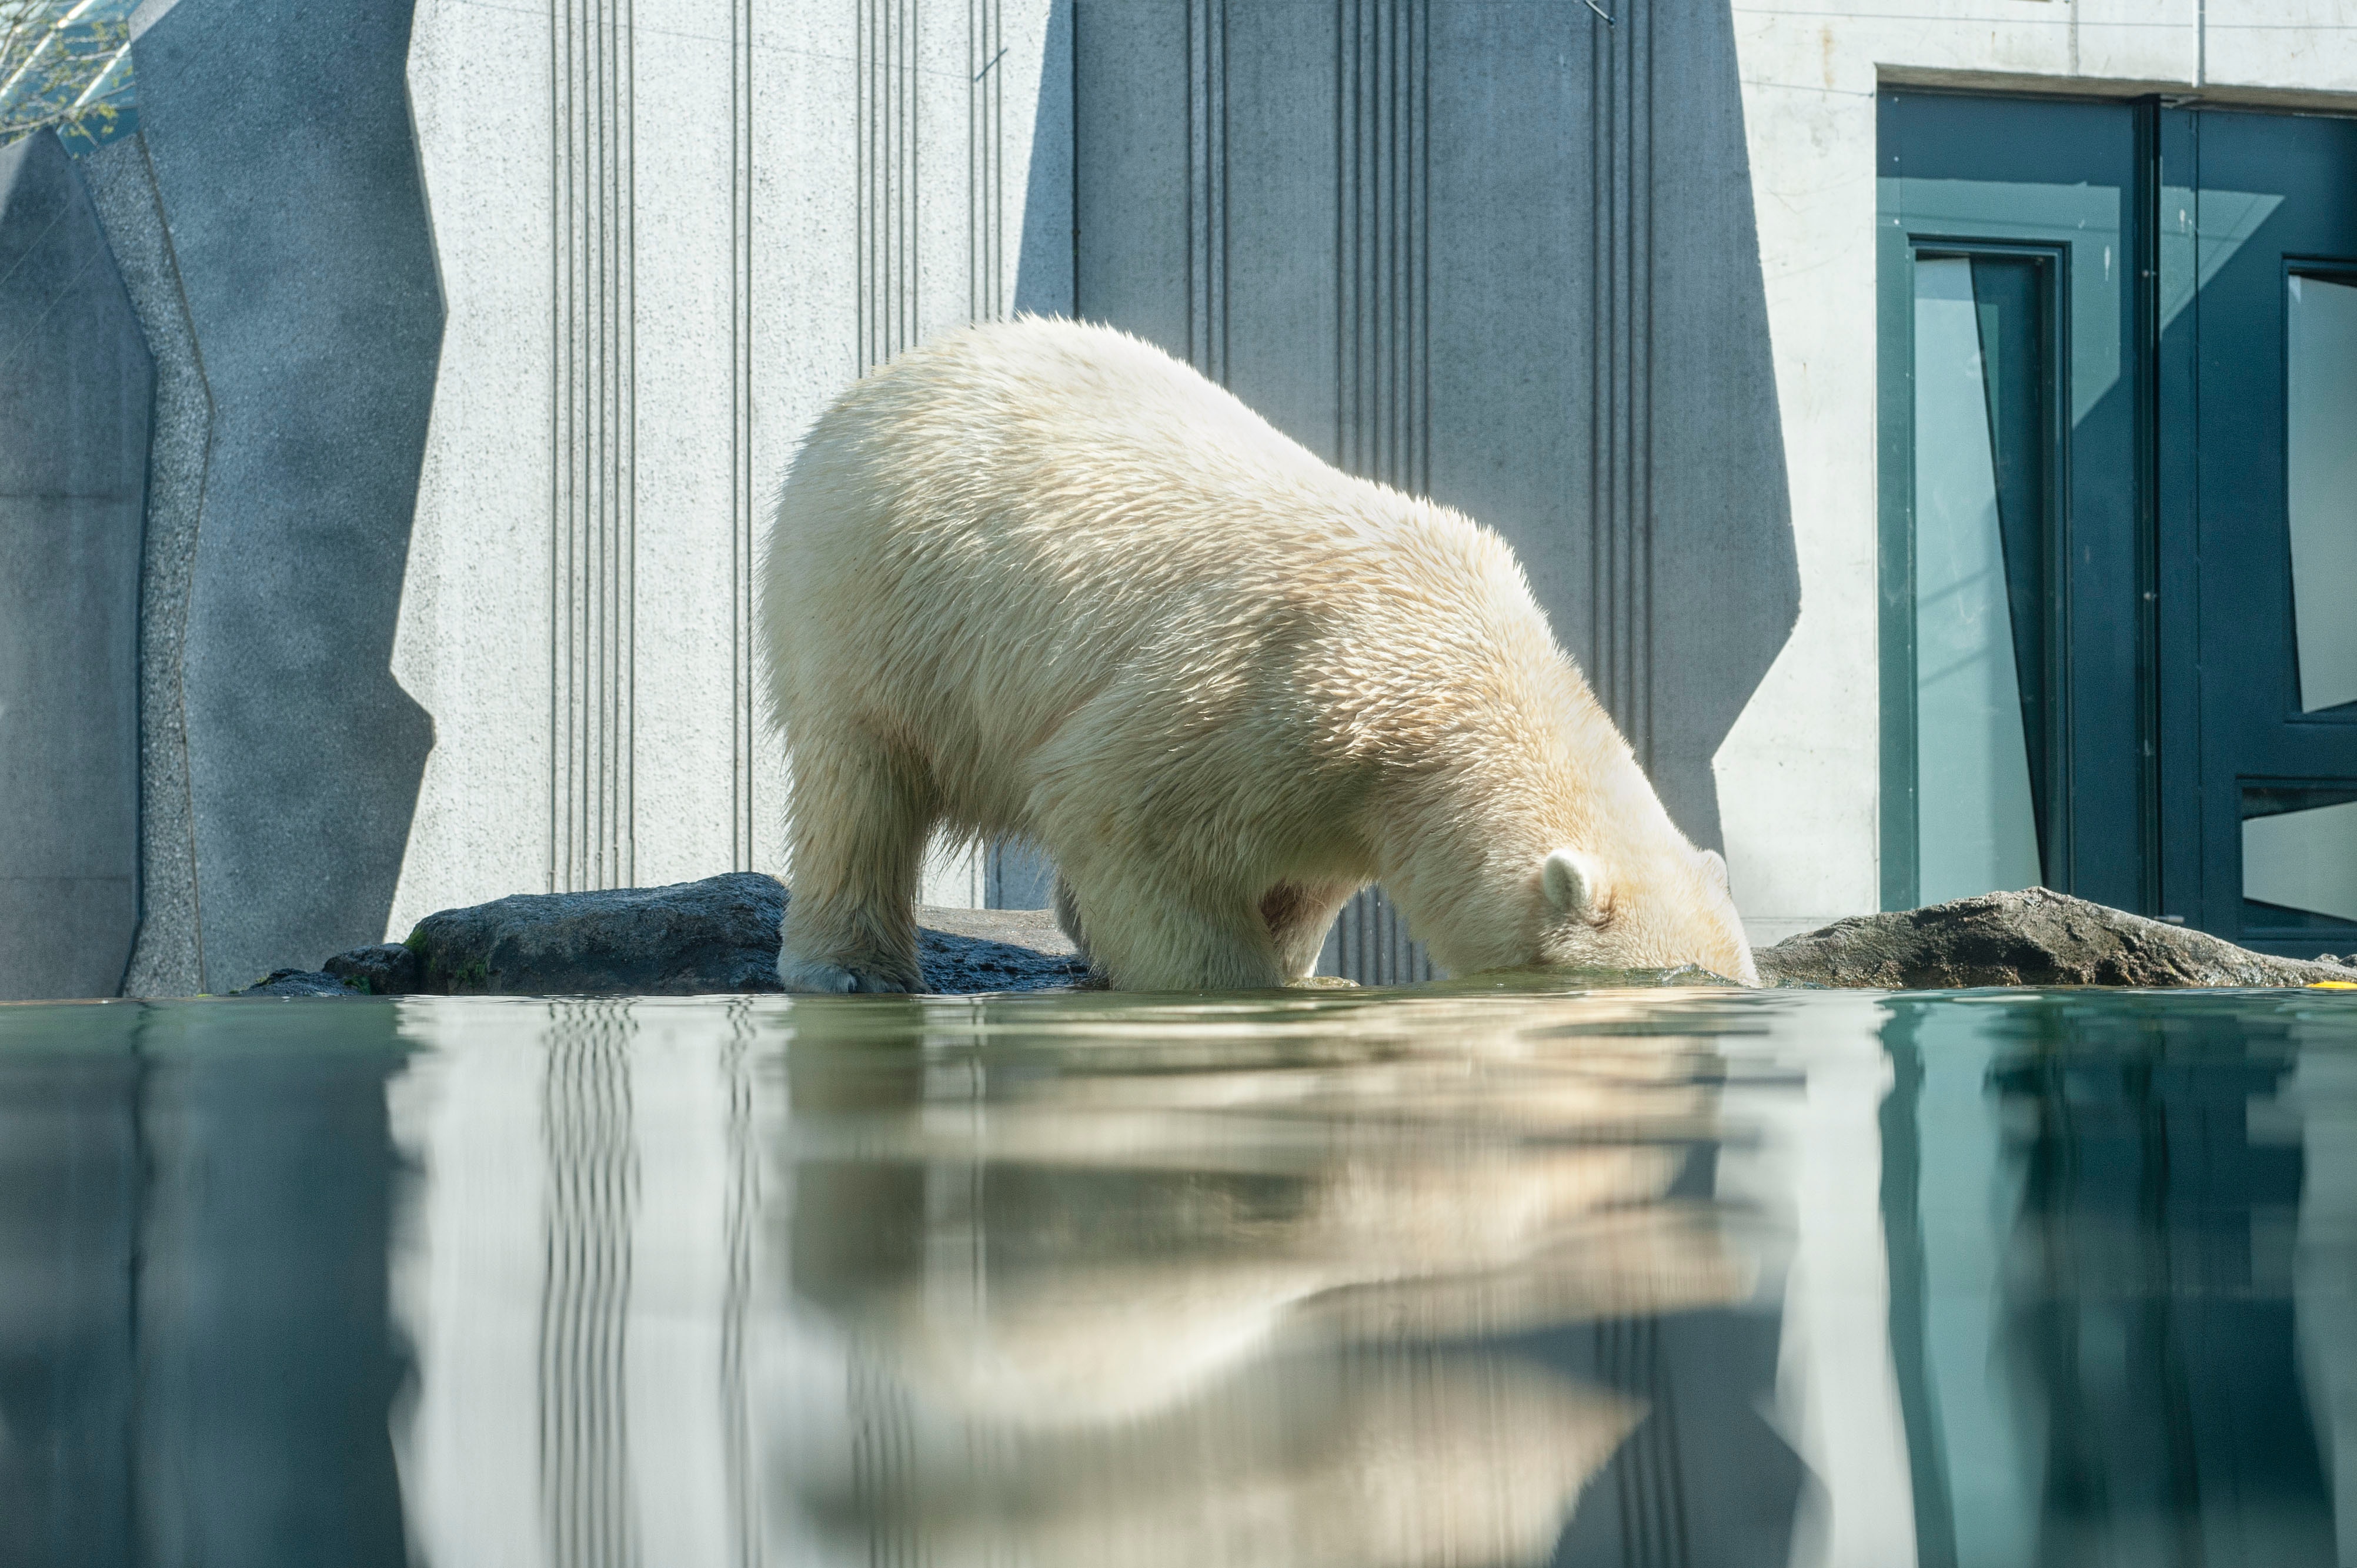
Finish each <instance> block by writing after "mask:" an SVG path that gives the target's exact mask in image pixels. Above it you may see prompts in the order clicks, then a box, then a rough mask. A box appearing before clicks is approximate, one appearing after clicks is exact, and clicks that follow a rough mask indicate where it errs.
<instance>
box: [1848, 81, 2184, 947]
mask: <svg viewBox="0 0 2357 1568" xmlns="http://www.w3.org/2000/svg"><path fill="white" fill-rule="evenodd" d="M2144 127H2145V122H2144V121H2143V120H2142V119H2140V117H2139V112H2138V109H2137V106H2136V105H2134V104H2128V103H2079V102H2060V101H2043V102H2040V101H2030V100H2018V99H2013V100H2007V99H1990V98H1975V97H1965V96H1960V95H1947V94H1931V93H1900V92H1890V93H1886V94H1885V95H1884V96H1883V99H1882V103H1881V130H1880V134H1881V141H1880V147H1879V151H1880V157H1881V160H1882V177H1881V180H1880V182H1879V191H1878V196H1879V205H1880V232H1881V252H1880V258H1879V270H1880V273H1881V277H1882V282H1881V289H1880V294H1881V306H1880V322H1879V330H1880V334H1881V344H1882V356H1883V361H1882V362H1883V376H1882V401H1881V418H1880V438H1881V470H1882V639H1881V640H1882V669H1881V679H1882V693H1883V716H1884V725H1883V748H1882V767H1883V845H1882V849H1883V854H1882V865H1883V897H1884V903H1885V906H1886V907H1887V908H1910V907H1911V906H1914V905H1917V904H1928V903H1937V902H1941V901H1943V900H1945V899H1949V898H1956V897H1964V896H1966V895H1969V894H1974V893H1984V892H1988V891H1991V890H1994V889H1998V888H2018V887H2027V886H2035V885H2038V884H2044V885H2045V886H2050V887H2055V888H2060V889H2062V890H2064V891H2068V892H2072V893H2077V894H2079V895H2081V896H2082V897H2089V898H2094V899H2098V900H2100V901H2102V902H2104V903H2107V904H2113V905H2117V906H2120V907H2123V908H2131V909H2143V908H2147V907H2148V906H2149V904H2150V903H2151V900H2152V887H2151V881H2152V877H2151V873H2150V863H2151V859H2152V856H2151V855H2150V854H2149V853H2148V851H2147V837H2148V834H2149V823H2150V821H2151V817H2152V812H2151V811H2150V809H2149V801H2150V797H2151V793H2152V788H2153V780H2152V772H2153V769H2152V768H2151V767H2150V765H2149V763H2148V760H2147V759H2148V757H2149V756H2150V727H2151V726H2150V723H2149V714H2148V691H2149V679H2148V675H2147V670H2148V667H2149V662H2150V661H2149V660H2148V658H2147V652H2146V639H2145V638H2144V636H2143V633H2142V627H2143V623H2144V619H2145V617H2144V607H2145V605H2146V603H2147V600H2146V599H2145V597H2144V595H2145V592H2146V588H2145V576H2146V566H2145V550H2144V541H2145V540H2146V539H2147V537H2148V532H2149V531H2148V528H2147V516H2148V497H2149V487H2148V485H2147V483H2146V479H2145V469H2146V465H2145V462H2144V457H2145V447H2144V445H2143V434H2142V433H2143V432H2144V430H2145V429H2146V428H2147V419H2146V417H2145V411H2146V409H2147V403H2148V398H2147V392H2146V381H2145V378H2144V376H2143V375H2142V374H2141V369H2142V366H2143V363H2144V361H2143V360H2141V359H2140V358H2139V357H2138V353H2137V343H2138V331H2137V323H2138V319H2139V314H2138V313H2139V311H2140V309H2141V307H2142V305H2143V301H2144V295H2145V291H2144V290H2143V289H2142V288H2141V287H2140V285H2139V282H2138V276H2137V272H2136V265H2135V262H2134V258H2135V257H2136V256H2137V255H2138V254H2139V252H2140V249H2141V247H2142V245H2143V243H2144V240H2145V235H2146V233H2147V230H2148V223H2147V219H2146V217H2145V205H2146V204H2145V202H2144V201H2143V200H2142V199H2141V193H2142V189H2143V184H2142V181H2141V178H2140V170H2141V169H2142V167H2143V164H2142V161H2141V159H2140V156H2139V155H2140V150H2141V148H2142V147H2143V145H2145V140H2146V136H2145V128H2144Z"/></svg>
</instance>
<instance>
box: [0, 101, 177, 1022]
mask: <svg viewBox="0 0 2357 1568" xmlns="http://www.w3.org/2000/svg"><path fill="white" fill-rule="evenodd" d="M153 388H154V381H153V376H152V372H151V371H150V368H149V365H148V360H147V349H146V345H145V342H144V341H143V340H142V339H141V337H140V334H139V323H138V321H137V319H136V317H134V316H133V315H132V312H131V306H130V302H129V301H128V300H127V299H126V298H125V297H124V292H123V285H122V282H121V280H120V279H119V278H118V277H117V275H116V274H115V269H114V262H113V257H112V256H111V255H110V254H109V252H108V251H107V245H106V237H105V235H104V233H103V232H102V231H101V230H100V228H99V224H98V217H97V214H96V213H95V212H94V211H93V210H92V209H91V203H90V197H89V195H88V193H87V192H86V191H85V190H84V189H83V188H82V183H81V176H80V175H79V174H78V173H77V171H76V170H75V168H74V166H73V162H72V160H71V159H70V158H68V157H67V156H66V154H65V152H64V149H63V148H61V147H60V146H59V144H58V140H57V138H56V136H54V135H53V134H49V133H48V132H43V133H41V134H38V135H35V136H31V137H28V138H27V139H25V140H23V141H20V142H17V143H16V144H15V145H12V146H8V147H5V148H0V824H5V826H0V999H21V998H26V997H40V996H51V997H67V996H112V995H113V994H114V993H116V992H117V991H118V990H119V989H120V988H121V986H122V984H123V972H124V963H125V962H126V961H127V960H128V959H129V956H130V952H131V942H132V938H133V935H134V933H135V929H136V928H137V926H138V921H139V883H138V872H139V859H138V856H139V844H138V832H139V792H138V791H139V749H138V746H139V737H138V713H139V708H138V676H137V650H136V641H135V639H136V637H137V629H138V607H139V530H140V510H141V498H142V492H143V489H144V487H145V474H146V467H147V421H148V410H149V406H150V403H151V402H152V395H153Z"/></svg>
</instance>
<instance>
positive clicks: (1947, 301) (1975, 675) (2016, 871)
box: [1915, 256, 2044, 904]
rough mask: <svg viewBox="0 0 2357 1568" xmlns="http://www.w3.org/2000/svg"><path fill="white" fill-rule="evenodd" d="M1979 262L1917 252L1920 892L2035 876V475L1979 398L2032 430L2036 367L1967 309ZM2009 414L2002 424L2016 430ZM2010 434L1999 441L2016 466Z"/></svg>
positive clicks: (1947, 892) (2039, 680)
mask: <svg viewBox="0 0 2357 1568" xmlns="http://www.w3.org/2000/svg"><path fill="white" fill-rule="evenodd" d="M1986 264H1987V263H1982V262H1979V261H1976V260H1974V259H1971V258H1967V257H1962V256H1952V257H1932V256H1926V257H1922V258H1920V259H1919V260H1918V261H1917V262H1916V263H1915V735H1916V820H1917V822H1919V823H1920V824H1921V827H1920V844H1921V848H1920V851H1919V853H1920V856H1921V860H1920V865H1921V882H1920V885H1919V897H1921V900H1922V901H1923V902H1924V903H1927V904H1936V903H1940V902H1943V901H1944V900H1946V899H1950V898H1959V897H1965V896H1967V895H1970V894H1974V893H1986V892H1989V891H1991V890H1993V889H1997V888H2017V887H2030V886H2037V885H2038V883H2039V882H2040V880H2041V877H2040V871H2039V823H2038V798H2039V794H2038V790H2037V788H2036V784H2035V780H2034V779H2033V777H2032V772H2031V752H2032V747H2031V745H2030V739H2031V737H2032V736H2033V735H2034V736H2037V737H2038V739H2039V740H2040V742H2041V743H2042V741H2043V725H2042V723H2041V722H2040V712H2041V711H2042V704H2041V703H2039V702H2038V701H2036V700H2035V698H2036V695H2037V694H2038V693H2041V692H2042V690H2043V671H2042V668H2041V667H2040V660H2041V656H2042V649H2043V646H2044V644H2043V638H2042V635H2041V634H2040V628H2041V627H2042V620H2043V614H2044V610H2043V605H2044V594H2043V586H2042V573H2041V572H2040V569H2039V560H2038V556H2039V551H2038V545H2037V541H2039V540H2040V538H2042V535H2043V532H2044V531H2043V527H2042V521H2043V510H2044V509H2043V495H2042V485H2041V484H2040V483H2039V482H2038V481H2036V480H2035V479H2034V478H2028V477H2027V476H2025V478H2028V482H2026V483H2020V482H2018V483H2016V484H2012V485H2008V484H2007V483H2005V480H2006V479H2007V477H2008V476H2007V466H2005V465H2000V463H1999V462H1998V450H1999V447H1998V443H1997V441H1996V434H1995V433H1993V431H1992V429H1991V415H1992V411H1995V410H2005V411H2011V410H2013V409H2016V408H2024V407H2026V408H2028V409H2029V410H2031V411H2032V412H2031V414H2030V420H2029V435H2030V436H2031V437H2032V439H2033V443H2035V441H2036V440H2037V438H2038V437H2039V435H2040V433H2039V431H2038V428H2037V418H2036V415H2035V412H2034V410H2035V407H2036V404H2037V401H2038V400H2037V398H2036V396H2035V389H2036V386H2037V380H2038V376H2039V374H2040V372H2039V369H2038V367H2037V365H2036V364H2035V363H2022V364H2003V365H2000V364H1997V363H1993V362H1992V356H1990V355H1989V354H1988V353H1986V351H1985V349H1986V347H1987V346H1990V345H1992V344H1995V343H2000V342H2004V341H2006V340H2007V335H2005V334H2001V333H1997V332H1985V331H1984V324H1983V322H1982V320H1981V317H1982V315H1983V311H1982V310H1981V309H1980V308H1977V307H1976V306H1975V297H1974V285H1975V269H1976V268H1982V267H1985V266H1986ZM2010 270H2015V269H1999V271H2000V272H2007V271H2010ZM1984 292H1985V293H1986V291H1984ZM1990 303H1991V314H1994V313H1995V308H1996V306H1995V302H1990ZM2015 303H2016V309H2017V312H2018V309H2019V308H2020V305H2019V302H2015ZM2035 340H2036V339H2035V337H2034V335H2033V336H2032V337H2031V338H2030V341H2031V342H2032V343H2034V342H2035ZM2000 372H2003V377H2002V378H2001V376H2000ZM2003 378H2009V379H2010V381H2016V382H2019V383H2021V384H2020V385H2019V386H2018V387H2015V386H2010V385H2007V383H2006V381H2005V379H2003ZM2001 394H2002V395H2001ZM2015 423H2016V422H2013V421H2008V422H2007V426H2008V427H2007V431H2006V434H2007V435H2016V436H2018V435H2019V434H2020V432H2019V431H2018V430H2016V429H2014V428H2012V426H2013V424H2015ZM2021 445H2022V443H2021V442H2020V441H2019V440H2018V439H2015V440H2011V441H2008V442H2007V443H2006V444H2005V446H2006V450H2007V455H2008V456H2010V457H2012V458H2014V459H2015V461H2014V463H2013V465H2012V466H2014V467H2018V466H2019V459H2020V457H2021V456H2024V454H2022V453H2020V452H2019V451H2018V448H2019V447H2020V446H2021ZM2008 490H2014V491H2018V492H2019V493H2017V494H2010V495H2008V494H2007V493H2006V492H2007V491H2008ZM2008 501H2010V502H2011V503H2013V504H2012V506H2011V508H2010V510H2013V511H2014V512H2015V513H2017V514H2018V515H2017V516H2016V517H2015V518H2014V519H2013V520H2012V521H2015V522H2016V523H2017V524H2018V526H2016V527H2014V528H2012V529H2010V530H2008V529H2007V527H2005V526H2004V522H2005V521H2006V520H2005V517H2004V512H2005V510H2007V508H2006V506H2005V503H2006V502H2008ZM2009 564H2010V565H2011V566H2012V567H2013V568H2014V571H2013V573H2012V574H2011V575H2012V576H2018V577H2019V578H2020V579H2021V581H2020V583H2019V584H2018V585H2013V584H2010V583H2009V574H2008V571H2007V567H2008V565H2009ZM2016 586H2018V588H2019V590H2020V591H2019V592H2018V593H2017V592H2014V591H2010V590H2011V589H2012V588H2014V587H2016ZM2017 599H2020V600H2022V601H2024V602H2022V603H2021V604H2019V606H2018V610H2019V613H2018V614H2017V613H2016V611H2017V605H2016V600H2017ZM2025 674H2026V675H2027V676H2028V679H2027V681H2025V680H2024V679H2023V676H2024V675H2025ZM2026 694H2027V700H2026ZM2041 749H2042V744H2041Z"/></svg>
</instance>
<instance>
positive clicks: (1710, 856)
mask: <svg viewBox="0 0 2357 1568" xmlns="http://www.w3.org/2000/svg"><path fill="white" fill-rule="evenodd" d="M1531 881H1532V884H1533V886H1532V894H1533V896H1534V897H1533V902H1534V906H1535V917H1536V918H1535V925H1536V932H1537V946H1538V954H1537V957H1538V961H1539V962H1541V963H1544V964H1550V965H1566V966H1570V967H1576V968H1583V969H1585V968H1596V969H1674V968H1677V967H1678V966H1680V965H1682V964H1690V963H1691V964H1700V965H1701V966H1702V967H1703V968H1705V969H1707V970H1710V971H1712V972H1715V973H1717V974H1723V975H1725V976H1727V978H1728V979H1730V980H1739V981H1741V982H1743V983H1744V984H1746V985H1757V984H1759V983H1760V970H1759V967H1758V966H1757V965H1756V964H1754V963H1753V962H1752V960H1751V944H1750V943H1749V941H1748V940H1745V938H1744V935H1743V922H1742V920H1741V919H1740V918H1738V916H1737V914H1736V912H1735V899H1734V897H1733V896H1732V895H1730V894H1729V893H1728V891H1727V862H1726V861H1725V860H1723V859H1721V858H1720V857H1719V855H1718V854H1717V852H1716V851H1714V850H1706V849H1703V850H1698V849H1695V847H1694V846H1693V845H1691V844H1689V843H1686V842H1685V841H1684V839H1683V838H1682V837H1678V836H1676V835H1674V834H1673V835H1670V836H1669V838H1668V840H1667V841H1666V842H1663V843H1659V844H1655V845H1649V846H1645V847H1644V848H1642V849H1638V848H1635V847H1632V846H1616V849H1615V850H1614V851H1613V852H1611V853H1610V854H1600V853H1598V852H1596V851H1593V850H1587V849H1582V848H1577V847H1573V846H1569V845H1566V846H1564V847H1561V848H1558V849H1555V850H1551V851H1549V852H1548V854H1547V855H1546V857H1545V858H1544V860H1542V861H1541V862H1540V863H1539V866H1538V868H1537V871H1536V873H1535V874H1534V875H1533V877H1532V879H1531Z"/></svg>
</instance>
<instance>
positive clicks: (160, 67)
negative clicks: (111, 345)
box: [135, 0, 442, 989]
mask: <svg viewBox="0 0 2357 1568" xmlns="http://www.w3.org/2000/svg"><path fill="white" fill-rule="evenodd" d="M409 11H410V7H409V5H408V4H407V3H406V0H332V3H328V4H302V3H298V0H179V4H178V5H174V6H173V7H172V8H171V9H170V10H169V11H167V12H166V13H164V15H163V16H161V17H160V18H159V19H157V20H156V21H155V22H154V23H153V24H152V26H147V27H145V31H144V32H142V33H141V34H140V36H139V38H138V41H137V44H136V46H135V47H136V49H137V59H138V69H139V84H140V120H141V128H142V131H143V134H144V135H145V140H146V144H147V147H148V151H149V155H150V156H151V158H152V160H153V164H154V167H155V171H156V188H157V193H158V196H159V198H160V203H161V207H162V210H163V219H164V223H165V226H166V228H167V231H168V232H169V235H170V240H171V245H172V251H173V254H174V256H175V258H176V260H177V262H178V273H179V278H180V281H181V285H182V287H183V289H184V291H185V294H186V296H187V300H188V317H189V321H190V323H191V324H192V326H193V327H194V329H195V336H196V344H197V351H198V354H199V357H200V358H201V360H202V363H203V367H204V373H205V377H206V381H207V382H208V384H209V386H210V390H211V393H212V401H213V425H212V432H211V448H210V457H209V461H208V465H207V469H206V476H205V491H204V504H203V509H202V512H201V515H200V517H199V523H198V541H197V550H196V558H195V562H194V566H193V573H192V580H191V585H190V589H189V602H188V633H187V647H186V656H185V661H184V667H183V671H184V681H185V700H186V709H187V721H188V768H189V789H190V796H191V800H192V804H193V815H194V821H195V839H196V860H197V886H198V901H199V907H200V908H201V910H202V920H203V950H204V960H205V976H206V979H207V981H208V983H210V985H211V986H212V987H213V988H215V989H225V988H227V987H229V986H231V985H235V984H240V983H244V982H246V981H249V980H251V979H252V978H253V976H255V975H257V974H260V973H262V972H264V971H265V970H267V969H269V968H271V967H273V966H274V965H276V964H281V963H285V962H287V961H290V958H299V959H303V960H305V961H311V960H315V959H316V958H317V955H319V954H323V953H328V952H333V951H336V950H339V948H346V947H352V946H357V945H360V944H361V943H363V942H371V941H375V940H379V939H381V938H382V936H383V934H384V929H385V918H386V915H387V912H388V911H389V909H390V908H391V907H392V903H393V886H394V880H395V878H396V877H397V876H398V875H399V873H400V867H401V860H402V854H403V852H404V847H405V846H406V844H407V843H408V839H409V829H410V816H411V811H412V809H413V807H414V804H415V801H416V796H417V786H418V777H419V774H420V772H421V770H422V769H423V768H424V766H425V754H426V752H427V750H428V749H429V748H430V747H431V746H432V744H433V726H432V723H431V721H430V720H429V719H428V717H427V716H426V714H425V712H424V711H423V710H422V709H420V708H419V707H418V705H417V704H416V703H414V702H412V701H411V700H410V698H409V697H408V695H407V694H406V693H404V692H403V691H402V690H401V688H400V687H399V686H398V685H397V684H396V683H395V682H394V681H393V676H392V674H391V672H390V671H389V669H388V660H389V659H390V657H391V653H392V649H393V626H394V620H395V617H396V614H397V612H398V609H399V605H400V600H401V593H402V578H403V573H404V567H405V564H406V560H407V554H408V546H409V535H410V523H411V513H412V510H413V508H414V504H415V500H416V493H417V477H418V464H419V459H420V456H421V454H422V452H423V450H424V446H425V428H426V419H427V413H428V410H429V407H430V404H431V402H432V397H433V389H434V374H435V365H436V357H437V355H438V353H439V350H440V345H441V337H442V306H441V298H440V292H439V286H438V283H437V279H436V270H435V258H434V249H433V238H432V233H431V231H430V229H429V227H428V223H427V218H426V211H425V199H424V193H423V191H422V190H421V188H420V187H419V184H418V178H417V159H416V151H415V148H414V145H413V144H412V138H411V134H410V117H409V106H408V102H407V97H406V93H405V91H404V81H403V66H404V61H405V59H406V58H407V53H408V48H409Z"/></svg>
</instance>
